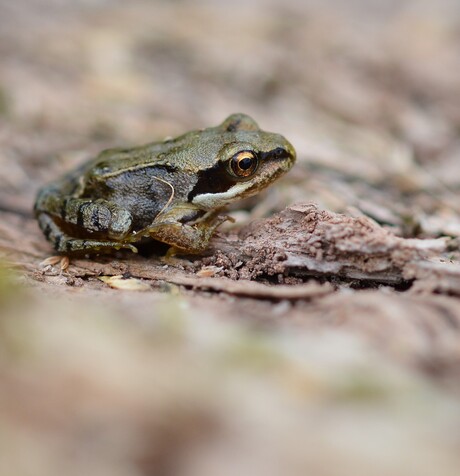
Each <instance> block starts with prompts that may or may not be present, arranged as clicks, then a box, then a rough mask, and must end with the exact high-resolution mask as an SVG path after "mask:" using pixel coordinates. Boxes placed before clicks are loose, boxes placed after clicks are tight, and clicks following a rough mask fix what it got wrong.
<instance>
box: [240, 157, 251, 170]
mask: <svg viewBox="0 0 460 476" xmlns="http://www.w3.org/2000/svg"><path fill="white" fill-rule="evenodd" d="M238 165H239V167H240V169H242V170H248V169H250V168H251V167H252V159H250V158H249V157H245V158H244V159H241V160H240V161H239V163H238Z"/></svg>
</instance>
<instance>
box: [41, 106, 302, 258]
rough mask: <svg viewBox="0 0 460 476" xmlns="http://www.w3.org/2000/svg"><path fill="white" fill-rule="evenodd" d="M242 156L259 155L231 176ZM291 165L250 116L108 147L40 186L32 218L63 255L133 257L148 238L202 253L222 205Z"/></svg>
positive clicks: (285, 150) (287, 153)
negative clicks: (121, 252)
mask: <svg viewBox="0 0 460 476" xmlns="http://www.w3.org/2000/svg"><path fill="white" fill-rule="evenodd" d="M241 151H249V153H250V154H252V155H253V156H256V157H257V164H258V166H257V168H256V169H255V170H254V172H253V173H251V175H250V176H248V177H239V176H236V175H235V174H234V173H232V169H231V167H230V165H229V164H230V160H231V158H232V157H234V156H235V154H238V153H239V152H241ZM294 161H295V151H294V149H293V147H292V145H291V144H290V143H289V142H288V141H287V140H286V139H285V138H284V137H282V136H281V135H279V134H273V133H270V132H265V131H262V130H260V129H259V127H258V126H257V124H256V123H255V122H254V120H253V119H251V118H250V117H249V116H246V115H244V114H233V115H232V116H230V117H228V118H227V119H226V120H225V121H224V122H223V123H222V124H221V125H219V126H217V127H211V128H208V129H204V130H201V131H192V132H189V133H187V134H184V135H182V136H180V137H177V138H175V139H172V140H167V141H165V142H154V143H151V144H147V145H144V146H141V147H135V148H132V149H110V150H106V151H103V152H102V153H101V154H100V155H99V156H98V157H96V158H95V159H93V160H91V161H89V162H88V163H86V164H84V165H83V166H81V167H79V168H78V169H76V170H74V171H72V172H70V173H69V174H67V175H65V176H64V177H62V178H61V179H60V180H57V181H55V182H52V183H51V184H49V185H47V186H45V187H43V188H42V189H41V190H40V191H39V193H38V196H37V200H36V203H35V214H36V216H37V219H38V222H39V225H40V228H41V229H42V231H43V233H44V234H45V236H46V237H47V238H48V239H49V241H50V242H51V243H52V244H53V246H54V248H55V249H56V251H58V252H60V253H64V254H75V253H100V252H110V251H113V250H116V249H120V248H128V249H131V250H132V251H136V248H135V247H134V245H133V243H135V242H139V241H140V240H143V239H146V238H150V239H155V240H158V241H161V242H163V243H167V244H169V245H171V246H173V247H175V248H178V249H180V250H184V251H186V252H190V253H199V252H200V251H202V250H204V249H205V248H206V247H207V245H208V242H209V240H210V238H211V236H212V234H213V232H214V230H215V229H216V228H217V227H218V226H219V225H220V224H221V223H222V222H223V221H225V220H226V217H225V216H222V215H220V211H221V210H222V208H223V207H225V206H226V205H228V204H229V203H232V202H234V201H235V200H238V199H241V198H244V197H248V196H251V195H254V194H256V193H258V192H259V191H260V190H262V189H263V188H265V187H267V186H268V185H269V184H270V183H272V182H273V181H274V180H275V179H277V178H278V177H280V176H281V175H282V174H283V173H285V172H287V171H288V170H289V169H290V168H291V166H292V165H293V163H294Z"/></svg>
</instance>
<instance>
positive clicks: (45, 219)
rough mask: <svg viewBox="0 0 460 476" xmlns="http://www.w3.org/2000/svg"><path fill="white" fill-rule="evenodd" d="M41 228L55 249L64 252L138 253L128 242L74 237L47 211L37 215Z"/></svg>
mask: <svg viewBox="0 0 460 476" xmlns="http://www.w3.org/2000/svg"><path fill="white" fill-rule="evenodd" d="M37 219H38V224H39V226H40V229H41V230H42V231H43V233H44V235H45V236H46V238H47V239H48V240H49V241H50V242H51V243H52V245H53V246H54V249H55V250H56V251H57V252H58V253H62V254H85V253H98V252H101V253H110V252H111V251H116V250H120V249H123V248H125V249H129V250H131V251H133V252H134V253H137V248H136V247H135V246H133V245H130V244H128V243H118V242H114V241H98V240H92V239H83V238H74V237H72V236H69V235H68V234H67V233H65V232H64V231H63V230H62V229H61V228H60V227H59V225H58V224H57V223H56V222H55V221H54V220H53V218H52V217H51V216H50V215H48V214H47V213H39V214H38V216H37Z"/></svg>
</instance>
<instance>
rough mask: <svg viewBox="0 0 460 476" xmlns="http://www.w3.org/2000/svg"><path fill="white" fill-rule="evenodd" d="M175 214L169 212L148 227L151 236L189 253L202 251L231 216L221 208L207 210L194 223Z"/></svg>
mask: <svg viewBox="0 0 460 476" xmlns="http://www.w3.org/2000/svg"><path fill="white" fill-rule="evenodd" d="M178 218H179V217H178V216H175V214H167V215H165V216H164V217H162V219H161V220H159V221H158V222H155V223H153V224H152V225H151V226H150V227H149V228H148V233H149V235H150V237H152V238H153V239H155V240H158V241H161V242H163V243H166V244H168V245H171V246H173V247H174V248H177V249H179V250H183V251H186V252H188V253H200V252H201V251H203V250H204V249H206V247H207V246H208V244H209V240H210V239H211V236H212V235H213V233H214V232H215V230H216V228H217V227H218V226H219V225H221V224H222V223H223V222H225V221H226V220H228V219H229V218H228V217H227V216H226V215H220V214H219V210H214V211H210V212H207V213H206V214H205V215H204V216H203V217H201V218H200V219H199V220H196V221H195V222H194V223H192V224H184V223H181V222H180V221H178Z"/></svg>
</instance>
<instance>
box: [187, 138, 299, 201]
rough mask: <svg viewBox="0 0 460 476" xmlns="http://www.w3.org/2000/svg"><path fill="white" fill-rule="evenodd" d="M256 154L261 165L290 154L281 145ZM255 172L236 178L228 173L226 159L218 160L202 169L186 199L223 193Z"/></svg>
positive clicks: (283, 158) (287, 156)
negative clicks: (212, 165) (209, 166)
mask: <svg viewBox="0 0 460 476" xmlns="http://www.w3.org/2000/svg"><path fill="white" fill-rule="evenodd" d="M257 156H258V159H259V162H260V164H261V165H262V164H263V163H264V162H268V161H277V160H286V159H288V158H289V157H291V154H290V153H289V152H288V151H287V150H285V149H283V148H282V147H277V148H276V149H273V150H270V151H269V152H260V153H258V154H257ZM256 174H257V172H256V173H255V174H253V175H252V176H250V177H248V178H247V179H245V180H244V179H238V178H237V177H235V176H233V175H231V174H230V172H229V168H228V161H225V162H218V163H217V164H216V165H214V167H211V168H209V169H206V170H202V171H201V172H200V173H199V174H198V181H197V183H196V184H195V187H194V188H193V190H192V191H191V192H190V193H189V194H188V197H187V198H188V201H189V202H191V201H192V200H193V199H194V198H195V197H196V196H197V195H203V194H207V193H225V192H227V191H228V190H229V189H230V188H231V187H233V186H234V185H235V184H236V183H238V182H242V181H250V180H251V179H252V178H253V177H254V176H255V175H256Z"/></svg>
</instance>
